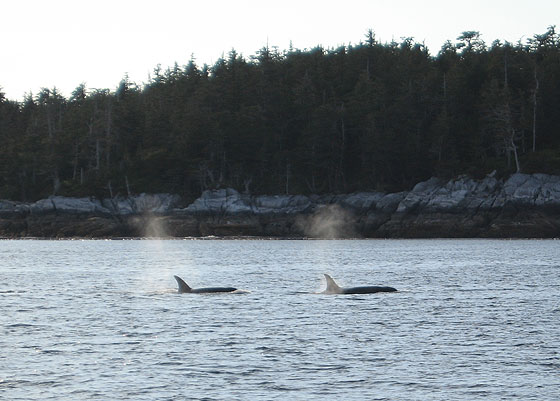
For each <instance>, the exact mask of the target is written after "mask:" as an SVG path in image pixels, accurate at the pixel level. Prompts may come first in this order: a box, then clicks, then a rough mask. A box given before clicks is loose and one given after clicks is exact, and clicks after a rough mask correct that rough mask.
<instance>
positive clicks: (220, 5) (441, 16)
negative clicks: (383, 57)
mask: <svg viewBox="0 0 560 401" xmlns="http://www.w3.org/2000/svg"><path fill="white" fill-rule="evenodd" d="M550 25H556V26H557V28H558V30H560V1H558V0H533V1H527V0H484V1H482V0H470V1H464V0H462V1H454V0H425V1H418V0H400V1H399V0H387V1H384V0H370V1H366V0H340V1H331V0H322V1H314V0H310V1H306V0H298V1H293V0H283V1H278V0H275V1H264V0H260V1H259V0H229V1H228V0H225V1H224V0H213V1H202V0H196V1H179V0H155V1H146V0H93V1H92V0H0V35H1V38H2V41H1V42H0V43H1V47H0V87H1V88H3V89H2V91H3V92H4V93H5V94H6V97H7V98H8V99H12V100H21V99H22V98H23V96H24V94H25V93H26V92H32V93H33V94H37V92H38V91H39V90H40V88H41V87H47V88H52V87H55V86H56V87H57V88H58V89H59V90H60V91H61V92H62V94H63V95H64V96H69V95H70V93H71V92H72V90H73V89H74V88H76V86H78V85H79V84H80V83H82V82H84V83H85V84H86V86H87V87H88V88H108V89H111V90H114V89H115V88H116V87H117V85H118V83H119V81H120V80H121V79H122V78H123V77H124V75H125V73H128V75H129V78H130V79H131V80H132V81H134V82H136V83H138V84H141V83H143V82H146V81H147V80H148V74H149V73H150V72H152V71H153V69H154V68H155V67H156V65H157V64H161V65H162V67H163V68H166V67H168V66H172V65H173V63H174V62H177V63H178V64H179V65H181V66H183V65H185V64H187V63H188V61H189V59H190V57H191V54H194V57H195V59H196V61H197V64H198V65H199V66H202V65H203V64H204V63H207V64H209V65H212V64H213V63H214V62H215V61H216V60H217V59H218V58H220V57H221V56H222V54H224V55H226V56H227V53H228V52H229V51H230V50H231V49H232V48H235V49H236V51H237V52H238V53H242V54H243V55H244V56H246V57H249V56H251V55H254V54H256V52H257V50H258V49H260V48H262V47H263V46H265V45H266V44H267V41H268V44H269V46H271V47H272V46H277V47H278V48H279V49H280V50H285V49H288V48H289V46H290V41H291V42H292V44H293V47H294V48H297V49H302V50H303V49H305V48H312V47H315V46H316V45H319V44H320V45H322V46H324V47H326V48H330V47H337V46H339V45H342V44H348V43H353V44H357V43H359V42H360V41H363V40H364V39H365V36H364V35H365V33H366V32H367V30H368V29H370V28H371V29H373V30H374V31H375V33H376V37H377V39H378V41H380V42H381V43H385V42H391V40H393V39H394V40H395V41H397V42H400V40H401V38H402V37H414V38H415V40H416V41H418V42H424V43H425V44H426V45H427V46H428V48H429V49H430V52H431V54H433V55H435V54H437V53H438V51H439V49H440V48H441V46H442V45H443V43H444V42H445V41H446V40H448V39H449V40H451V41H452V42H453V43H455V42H456V38H457V36H459V35H460V34H461V32H463V31H480V33H481V34H482V39H483V40H484V41H485V42H486V43H487V44H488V45H489V44H491V43H492V42H493V41H494V40H495V39H500V40H508V41H510V42H513V43H516V42H517V41H518V40H520V39H521V40H522V42H523V43H525V41H526V39H527V38H530V37H532V36H533V35H534V34H541V33H544V32H546V30H547V27H548V26H550Z"/></svg>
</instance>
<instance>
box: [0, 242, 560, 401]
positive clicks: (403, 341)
mask: <svg viewBox="0 0 560 401" xmlns="http://www.w3.org/2000/svg"><path fill="white" fill-rule="evenodd" d="M323 273H329V274H331V275H332V276H333V278H334V279H335V280H336V281H337V282H338V283H339V284H340V285H341V286H358V285H389V286H393V287H396V288H397V289H398V290H399V291H398V292H396V293H380V294H365V295H322V294H318V292H320V291H321V290H322V289H324V287H325V282H324V279H323V276H322V274H323ZM175 274H176V275H178V276H181V277H182V278H183V279H184V280H185V281H187V282H188V283H189V284H190V285H191V286H192V287H207V286H234V287H237V288H240V289H242V290H244V291H239V292H238V293H233V294H177V291H176V288H177V287H176V283H175V280H174V279H173V275H175ZM559 296H560V242H559V241H555V240H539V241H536V240H509V241H508V240H341V241H338V240H329V241H321V240H299V241H297V240H296V241H287V240H286V241H285V240H161V241H160V240H128V241H126V240H124V241H123V240H121V241H40V240H21V241H0V305H1V314H0V399H2V400H4V399H5V400H66V399H67V400H81V399H83V400H178V399H193V400H227V399H251V400H274V399H278V400H285V399H290V400H310V399H321V400H324V399H333V400H340V399H344V400H365V399H367V400H397V399H401V400H405V399H406V400H473V399H484V400H506V399H507V400H511V399H518V400H557V399H558V398H559V396H560V297H559Z"/></svg>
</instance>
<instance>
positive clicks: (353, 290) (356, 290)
mask: <svg viewBox="0 0 560 401" xmlns="http://www.w3.org/2000/svg"><path fill="white" fill-rule="evenodd" d="M325 278H326V279H327V289H326V290H325V291H323V292H322V294H372V293H375V292H395V291H397V289H396V288H393V287H378V286H365V287H350V288H342V287H339V286H338V284H337V283H336V282H335V281H334V280H333V278H332V277H331V276H329V275H328V274H325Z"/></svg>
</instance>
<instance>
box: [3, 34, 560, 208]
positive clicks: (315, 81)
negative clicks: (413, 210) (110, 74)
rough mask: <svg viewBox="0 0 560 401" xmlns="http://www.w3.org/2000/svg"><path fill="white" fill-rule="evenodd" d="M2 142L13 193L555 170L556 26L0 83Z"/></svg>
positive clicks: (194, 191) (6, 193)
mask: <svg viewBox="0 0 560 401" xmlns="http://www.w3.org/2000/svg"><path fill="white" fill-rule="evenodd" d="M37 68H40V66H38V67H37ZM9 79H10V77H0V85H1V81H2V80H9ZM84 80H87V77H84ZM0 144H1V146H0V199H11V200H18V201H32V200H37V199H41V198H45V197H48V196H49V195H64V196H75V197H82V196H95V197H99V198H106V197H108V196H111V197H115V196H118V195H123V196H126V195H129V194H133V193H136V194H137V193H141V192H148V193H158V192H167V193H176V194H179V195H181V196H183V197H184V198H185V199H194V198H196V197H198V196H199V195H200V193H201V191H203V190H206V189H212V188H224V187H232V188H235V189H237V190H238V191H240V192H248V193H251V194H286V193H288V194H322V193H350V192H354V191H367V190H378V191H385V192H396V191H400V190H407V189H410V188H411V186H413V185H414V184H416V183H417V182H419V181H422V180H425V179H427V178H429V177H432V176H437V177H442V178H449V177H454V176H458V175H462V174H468V175H470V176H473V177H477V178H478V177H482V176H485V175H486V174H489V173H491V172H492V171H494V170H495V171H496V172H497V174H499V175H502V176H505V175H508V174H511V173H514V172H518V171H521V172H525V173H534V172H540V173H549V174H560V36H559V35H558V33H557V32H556V30H555V27H554V26H551V27H549V28H548V29H547V31H546V32H544V33H542V34H535V35H534V36H532V37H531V38H530V39H528V40H525V41H524V42H521V41H520V42H518V43H509V42H502V41H499V40H496V41H495V42H493V43H491V44H487V43H484V42H483V41H482V40H481V38H480V34H479V32H476V31H466V32H463V33H462V34H461V35H460V36H459V37H458V38H456V39H455V40H454V41H447V42H446V43H444V44H443V45H442V47H441V49H439V50H438V51H436V52H431V49H430V50H429V49H427V48H426V47H425V46H424V45H423V44H422V43H418V42H416V41H415V40H414V39H413V38H402V39H401V40H400V41H399V42H396V41H393V42H391V43H379V42H378V41H377V40H376V37H375V33H374V32H373V31H371V30H370V31H368V32H367V33H366V34H365V36H364V37H363V38H362V40H361V42H359V43H358V44H354V45H345V46H340V47H338V48H329V49H326V48H323V47H320V46H318V47H315V48H312V49H304V50H298V49H294V48H289V49H287V50H279V49H278V48H275V47H268V46H265V47H263V48H261V49H260V50H258V51H256V53H255V54H254V55H251V56H244V55H242V54H239V53H238V52H236V51H235V50H231V51H230V52H229V53H227V55H224V56H223V57H222V58H220V59H219V60H218V61H217V62H216V63H215V64H214V65H210V66H209V65H198V64H197V62H196V59H195V58H194V57H193V58H191V59H190V60H189V61H188V62H187V63H186V64H185V65H180V64H179V63H177V64H175V66H174V67H170V68H167V69H162V68H161V67H159V66H157V67H156V68H155V69H154V71H153V73H152V74H150V77H149V78H148V79H147V82H145V83H142V84H136V83H134V82H131V81H130V79H129V78H128V77H126V76H125V77H124V78H123V79H122V81H121V82H120V83H119V84H118V86H116V89H114V90H112V89H111V90H110V89H90V88H87V87H86V85H85V84H80V85H78V86H77V87H76V88H75V90H74V91H73V92H72V93H71V95H70V96H69V97H65V96H63V95H62V94H61V93H60V92H59V91H58V90H57V89H56V88H43V89H41V90H40V91H39V92H38V93H35V94H26V96H25V98H23V100H20V101H15V100H10V99H7V98H6V96H5V95H4V94H3V93H2V92H1V90H0Z"/></svg>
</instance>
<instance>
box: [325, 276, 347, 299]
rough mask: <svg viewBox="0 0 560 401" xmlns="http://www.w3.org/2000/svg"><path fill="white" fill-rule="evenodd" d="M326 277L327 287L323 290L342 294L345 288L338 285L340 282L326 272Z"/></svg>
mask: <svg viewBox="0 0 560 401" xmlns="http://www.w3.org/2000/svg"><path fill="white" fill-rule="evenodd" d="M325 279H326V280H327V289H326V290H325V291H323V293H324V294H342V293H343V289H342V288H340V287H339V286H338V284H337V283H336V282H335V281H334V280H333V278H332V277H331V276H329V275H328V274H325Z"/></svg>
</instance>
